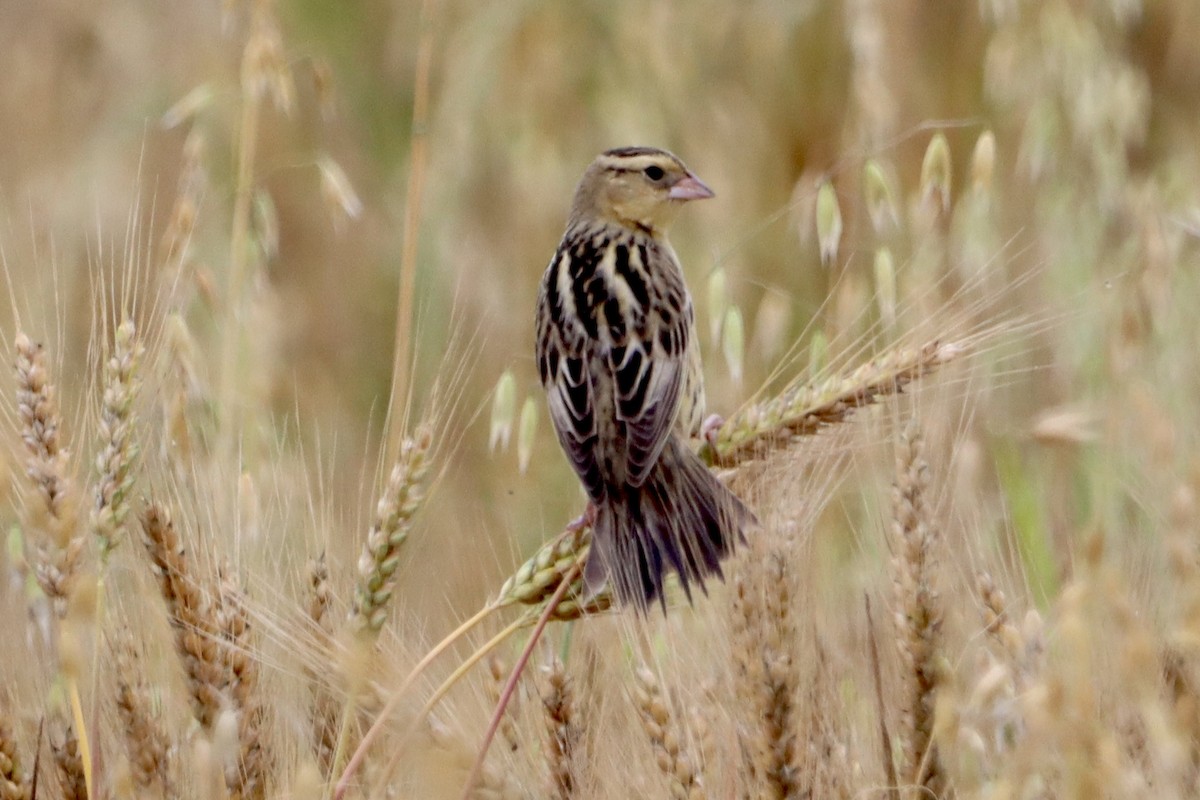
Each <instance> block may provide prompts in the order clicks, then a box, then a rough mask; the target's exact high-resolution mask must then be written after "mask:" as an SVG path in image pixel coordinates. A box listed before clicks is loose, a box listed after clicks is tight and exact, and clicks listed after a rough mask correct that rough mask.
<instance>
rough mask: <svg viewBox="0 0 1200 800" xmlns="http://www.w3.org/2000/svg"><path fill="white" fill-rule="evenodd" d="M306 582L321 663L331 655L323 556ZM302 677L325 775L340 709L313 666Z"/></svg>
mask: <svg viewBox="0 0 1200 800" xmlns="http://www.w3.org/2000/svg"><path fill="white" fill-rule="evenodd" d="M308 579H309V586H308V588H309V593H308V618H309V619H310V620H311V621H312V623H313V629H314V631H315V632H316V635H317V644H318V647H319V652H320V655H321V658H322V660H324V659H325V658H327V657H329V656H331V655H332V653H333V624H332V623H333V621H332V619H331V614H330V613H329V610H330V606H331V605H332V602H333V590H332V589H331V588H330V586H329V567H328V565H327V564H326V563H325V554H324V553H322V554H321V555H320V556H318V557H317V558H315V559H313V560H312V561H310V562H309V566H308ZM304 674H305V677H306V678H307V679H308V682H309V686H310V687H311V689H312V708H311V729H312V738H313V750H314V753H315V755H316V758H317V766H318V767H319V768H320V770H321V774H322V775H328V774H329V771H330V770H331V769H332V768H333V754H334V750H336V749H337V734H338V718H339V716H340V713H341V711H340V706H339V703H338V702H337V700H336V699H335V698H334V696H333V694H332V693H331V692H330V691H329V688H328V686H326V684H325V681H324V680H323V679H322V676H321V675H320V674H319V673H318V671H317V669H316V667H315V666H313V665H312V664H311V663H309V662H306V663H305V665H304Z"/></svg>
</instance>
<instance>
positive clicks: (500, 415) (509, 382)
mask: <svg viewBox="0 0 1200 800" xmlns="http://www.w3.org/2000/svg"><path fill="white" fill-rule="evenodd" d="M516 411H517V379H516V378H514V377H513V374H512V370H511V369H506V370H505V371H504V374H503V375H501V376H500V380H498V381H496V388H495V390H494V391H493V393H492V424H491V428H490V430H489V432H488V449H489V450H491V451H492V452H493V453H494V452H495V451H496V449H497V448H499V449H501V450H507V449H508V443H509V441H510V440H511V439H512V426H513V416H514V415H515V414H516Z"/></svg>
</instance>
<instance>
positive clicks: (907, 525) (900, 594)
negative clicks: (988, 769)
mask: <svg viewBox="0 0 1200 800" xmlns="http://www.w3.org/2000/svg"><path fill="white" fill-rule="evenodd" d="M923 451H924V442H923V440H922V438H921V435H920V431H919V429H918V428H917V426H916V424H915V423H912V424H910V425H909V427H908V428H907V429H906V430H905V431H904V432H903V433H902V434H901V437H900V445H899V452H898V454H897V456H896V482H895V484H894V485H893V487H892V535H893V537H894V541H895V543H896V548H897V550H898V554H897V555H896V556H895V557H894V558H893V560H892V577H893V583H894V587H895V620H896V627H897V634H898V635H897V637H896V643H897V647H898V648H899V651H900V657H901V658H902V659H903V661H904V664H905V665H906V666H907V668H908V671H907V683H908V694H907V699H906V702H905V706H904V714H903V721H904V728H903V731H902V735H901V741H902V743H903V747H904V760H905V769H904V773H903V777H905V778H907V779H908V780H911V781H912V782H913V783H914V784H916V785H917V786H918V787H921V788H923V789H925V790H927V791H930V792H933V793H934V794H935V795H937V794H940V792H941V787H942V784H943V775H942V769H941V766H940V763H939V759H938V753H937V745H936V743H935V742H934V740H933V736H932V734H933V721H934V706H935V702H936V693H937V687H938V684H939V683H940V681H941V677H940V673H941V667H940V665H939V663H938V662H939V659H941V658H943V656H942V654H941V652H940V645H941V628H942V611H941V607H940V605H939V597H938V592H937V588H936V586H935V583H934V563H935V561H934V559H935V555H934V552H933V548H934V543H935V541H936V536H937V534H936V531H935V530H934V528H933V526H932V525H931V521H930V516H929V510H928V507H927V505H926V500H925V495H926V493H927V491H928V485H929V465H928V464H927V463H926V461H925V458H924V453H923Z"/></svg>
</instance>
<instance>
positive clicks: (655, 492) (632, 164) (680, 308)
mask: <svg viewBox="0 0 1200 800" xmlns="http://www.w3.org/2000/svg"><path fill="white" fill-rule="evenodd" d="M712 196H713V193H712V190H711V189H709V188H708V187H707V186H705V185H704V183H703V182H702V181H701V180H700V179H699V178H697V177H696V176H695V175H693V174H692V173H691V172H690V171H689V170H688V168H687V167H686V166H684V164H683V162H682V161H680V160H679V159H678V158H676V157H675V156H674V155H672V154H671V153H668V152H666V151H664V150H658V149H655V148H650V147H625V148H620V149H617V150H609V151H607V152H605V153H602V154H601V155H600V156H598V157H597V158H596V160H595V161H594V162H592V164H591V166H590V167H588V169H587V171H586V172H585V173H584V175H583V178H582V180H580V182H579V187H578V188H577V189H576V192H575V201H574V205H573V206H572V209H571V216H570V219H569V220H568V222H567V230H566V233H565V234H563V238H562V241H561V242H560V243H559V246H558V250H557V252H555V254H554V258H553V259H552V260H551V262H550V266H549V267H548V268H547V269H546V273H545V275H544V276H543V278H542V285H541V291H540V292H539V295H538V305H537V363H538V373H539V375H540V376H541V380H542V386H543V387H544V388H545V390H546V394H547V399H548V404H549V407H550V418H551V420H552V421H553V423H554V428H555V430H556V431H557V432H558V438H559V442H560V443H561V444H562V447H563V450H564V451H565V452H566V454H567V457H568V458H569V459H570V461H571V465H572V466H573V467H574V468H575V472H576V473H577V474H578V475H579V478H580V480H581V481H582V482H583V486H584V488H585V489H586V491H587V494H588V497H589V498H590V500H591V503H592V506H593V508H592V510H593V512H594V523H593V535H592V551H591V555H590V556H589V558H588V564H587V569H586V573H585V578H586V582H587V585H588V589H589V591H590V592H592V593H595V592H596V591H599V590H600V588H601V587H602V586H603V585H604V583H605V582H606V581H608V580H611V582H612V588H613V591H614V593H615V594H616V596H617V598H618V599H619V600H621V601H622V602H626V603H633V604H634V605H636V606H637V607H638V608H640V609H645V608H646V607H647V606H648V605H649V604H650V603H651V602H653V601H654V600H655V599H656V598H658V599H659V600H660V601H661V602H663V607H664V609H665V607H666V606H665V599H663V580H664V577H665V575H666V573H667V572H671V571H673V572H675V573H677V574H678V575H679V579H680V583H681V584H682V586H683V589H684V591H685V592H686V593H687V596H688V599H689V600H690V599H691V585H692V584H693V583H696V584H698V585H699V586H700V588H701V590H703V589H704V579H705V577H706V576H709V575H717V576H721V560H722V559H723V558H724V557H725V556H727V555H728V554H729V553H730V552H731V551H732V550H733V548H734V547H735V545H736V544H737V542H738V541H739V540H741V539H742V538H743V536H742V530H743V528H745V527H746V526H747V525H749V524H750V523H751V522H753V519H754V517H753V515H752V514H751V513H750V512H749V511H748V510H747V509H746V507H745V506H744V505H743V504H742V502H741V501H740V500H738V498H737V497H736V496H735V495H734V494H733V493H732V492H730V491H729V490H728V489H727V488H725V486H724V485H723V484H721V483H720V482H719V481H717V480H716V478H714V477H713V475H712V474H711V473H710V472H709V471H708V469H707V468H706V467H705V465H704V463H703V462H702V461H700V459H699V457H697V456H696V454H695V453H693V452H692V450H691V449H689V447H688V444H687V442H686V438H687V437H688V436H692V435H695V434H697V433H698V432H699V429H700V426H701V420H702V418H703V415H704V383H703V374H702V372H701V367H700V349H699V343H698V341H697V339H696V332H695V321H694V312H693V310H692V299H691V296H690V295H689V294H688V290H687V286H686V285H684V281H683V272H682V271H681V270H680V267H679V261H678V259H677V258H676V256H675V252H674V250H672V249H671V245H670V244H669V243H668V241H667V238H666V228H667V227H668V225H669V224H670V222H671V221H672V219H673V218H674V217H675V214H676V213H677V212H678V210H679V207H680V206H682V205H683V203H685V202H687V201H688V200H699V199H703V198H706V197H712Z"/></svg>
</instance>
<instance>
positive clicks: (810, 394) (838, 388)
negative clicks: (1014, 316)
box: [700, 341, 965, 467]
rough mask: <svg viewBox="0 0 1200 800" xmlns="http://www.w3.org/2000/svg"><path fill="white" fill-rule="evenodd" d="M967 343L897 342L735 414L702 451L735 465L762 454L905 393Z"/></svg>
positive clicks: (719, 463) (718, 462)
mask: <svg viewBox="0 0 1200 800" xmlns="http://www.w3.org/2000/svg"><path fill="white" fill-rule="evenodd" d="M963 352H965V347H964V346H963V345H962V344H960V343H956V342H949V343H946V342H939V341H932V342H929V343H927V344H925V345H922V346H921V347H915V348H898V349H896V350H892V351H890V352H887V353H884V354H883V355H881V356H879V357H877V358H874V359H872V360H871V361H868V362H867V363H866V364H863V365H862V366H860V367H858V368H857V369H855V370H854V371H853V372H850V373H849V374H847V375H840V376H836V377H833V378H830V379H829V380H826V381H823V382H821V383H819V384H816V385H814V386H800V387H796V388H792V389H788V390H786V391H784V392H783V393H781V394H780V395H778V396H777V397H775V398H773V399H771V400H768V401H766V402H763V403H758V404H755V405H752V406H749V407H748V408H745V409H743V410H741V411H739V412H738V413H737V414H735V415H734V416H733V417H730V418H729V419H728V420H726V421H725V423H724V424H723V425H722V426H721V427H720V429H719V430H718V431H717V433H716V437H715V440H714V442H713V443H706V444H705V446H704V447H703V448H702V449H701V451H700V452H701V456H703V457H704V459H705V460H706V461H707V462H708V463H709V464H710V465H713V466H719V467H733V466H737V465H738V464H740V463H742V462H744V461H747V460H750V459H755V458H762V457H763V456H765V455H767V454H768V453H770V452H771V451H772V450H776V449H779V448H782V447H786V446H787V445H788V444H789V443H791V442H792V440H793V439H795V438H796V437H800V436H811V435H813V434H815V433H817V432H818V431H820V430H821V429H822V428H824V427H826V426H828V425H834V424H836V423H839V422H845V421H846V420H847V419H849V418H850V416H851V415H852V414H853V413H854V411H855V410H857V409H859V408H862V407H863V406H868V405H871V404H873V403H877V402H879V401H880V400H881V399H883V398H885V397H890V396H892V395H897V394H901V393H902V392H903V391H904V389H905V387H907V386H908V385H909V384H910V383H912V382H913V381H915V380H916V379H918V378H920V377H922V376H924V375H928V374H929V373H931V372H933V371H934V370H936V369H937V368H939V367H941V366H943V365H945V364H947V363H949V362H951V361H953V360H955V359H957V358H958V357H959V356H961V355H962V354H963Z"/></svg>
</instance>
